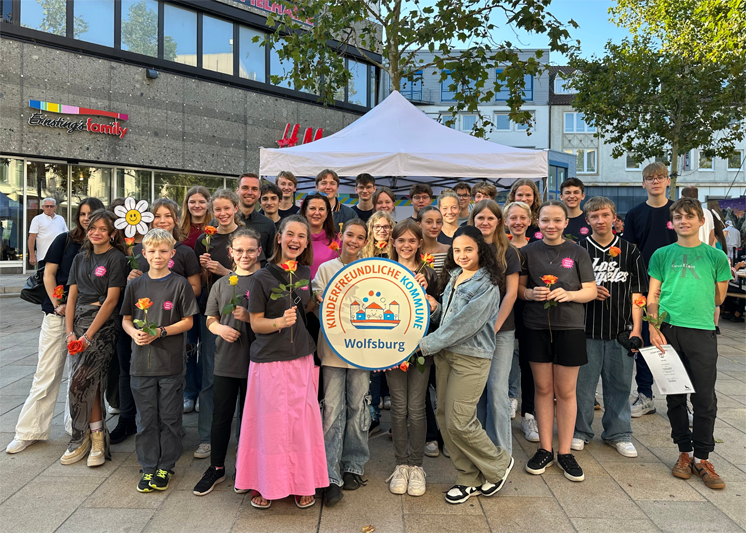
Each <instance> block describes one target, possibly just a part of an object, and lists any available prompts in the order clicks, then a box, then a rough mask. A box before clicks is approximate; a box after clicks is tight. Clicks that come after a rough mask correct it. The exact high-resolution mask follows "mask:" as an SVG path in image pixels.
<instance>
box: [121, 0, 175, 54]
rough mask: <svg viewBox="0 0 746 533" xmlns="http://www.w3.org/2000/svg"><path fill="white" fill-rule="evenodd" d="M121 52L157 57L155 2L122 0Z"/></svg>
mask: <svg viewBox="0 0 746 533" xmlns="http://www.w3.org/2000/svg"><path fill="white" fill-rule="evenodd" d="M168 39H170V37H169V38H168ZM168 39H167V40H166V42H167V43H170V41H169V40H168ZM167 46H168V45H167ZM171 46H172V45H171ZM122 50H128V51H130V52H134V53H136V54H142V55H145V56H150V57H158V2H157V1H156V0H122Z"/></svg>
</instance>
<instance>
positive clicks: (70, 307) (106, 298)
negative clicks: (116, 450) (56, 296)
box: [60, 210, 127, 466]
mask: <svg viewBox="0 0 746 533" xmlns="http://www.w3.org/2000/svg"><path fill="white" fill-rule="evenodd" d="M116 219H117V217H116V215H115V214H114V213H112V212H111V211H104V210H99V211H95V212H94V213H93V214H92V215H91V217H90V222H89V225H88V232H87V237H86V240H85V241H84V242H83V246H82V247H81V253H79V254H78V255H77V256H76V257H75V259H74V260H73V264H72V266H71V268H70V277H69V279H68V284H69V286H70V292H69V294H68V297H67V305H66V309H67V311H66V313H65V321H66V324H65V326H66V330H67V337H66V340H67V342H68V344H69V343H70V342H71V341H78V342H80V343H82V347H83V351H82V352H80V353H77V354H71V356H70V359H69V361H70V401H69V405H70V417H71V420H72V438H71V439H70V444H69V445H68V447H67V451H66V452H65V454H64V455H63V456H62V458H61V459H60V462H61V463H62V464H63V465H69V464H73V463H76V462H78V461H80V460H81V459H83V457H85V455H86V454H87V453H88V451H89V450H90V451H91V453H90V455H89V456H88V466H100V465H102V464H104V462H105V460H106V459H107V458H110V454H109V442H108V441H109V438H108V437H109V434H108V430H107V428H106V425H105V424H104V419H103V415H104V414H105V413H106V411H105V410H104V396H103V394H102V383H104V382H105V379H106V371H107V369H108V367H109V364H110V361H111V357H112V355H113V353H114V350H115V348H116V336H117V333H118V327H117V322H118V320H117V318H116V310H117V307H118V305H119V296H120V294H121V292H122V289H123V288H124V287H125V285H126V284H127V279H126V273H127V259H126V258H125V256H124V253H123V251H124V243H123V241H122V238H121V235H120V233H119V232H117V230H116V229H114V222H115V221H116Z"/></svg>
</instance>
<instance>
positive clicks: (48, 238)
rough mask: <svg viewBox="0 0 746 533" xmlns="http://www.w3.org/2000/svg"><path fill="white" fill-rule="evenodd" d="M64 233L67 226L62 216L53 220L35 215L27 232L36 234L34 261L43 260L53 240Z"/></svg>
mask: <svg viewBox="0 0 746 533" xmlns="http://www.w3.org/2000/svg"><path fill="white" fill-rule="evenodd" d="M66 231H67V224H66V223H65V218H64V217H63V216H62V215H54V218H52V217H50V216H49V215H45V214H44V213H42V214H41V215H36V216H35V217H34V219H33V220H32V221H31V227H30V228H29V230H28V232H29V233H36V259H37V260H38V261H41V260H42V259H44V256H46V255H47V250H49V247H50V246H51V245H52V241H53V240H54V238H55V237H56V236H57V235H59V234H60V233H64V232H66Z"/></svg>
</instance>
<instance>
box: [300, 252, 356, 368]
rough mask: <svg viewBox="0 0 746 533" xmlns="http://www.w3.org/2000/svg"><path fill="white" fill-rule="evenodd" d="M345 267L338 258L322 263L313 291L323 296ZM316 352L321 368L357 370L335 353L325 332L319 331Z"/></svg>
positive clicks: (316, 311) (316, 310) (312, 283)
mask: <svg viewBox="0 0 746 533" xmlns="http://www.w3.org/2000/svg"><path fill="white" fill-rule="evenodd" d="M343 267H344V264H342V261H341V260H340V259H339V258H338V257H337V258H335V259H332V260H331V261H327V262H325V263H321V265H320V266H319V269H318V270H317V271H316V277H314V278H313V281H312V282H311V288H312V290H313V291H314V292H318V293H319V294H323V293H324V289H326V286H327V285H328V284H329V282H330V281H331V280H332V278H333V277H334V274H336V273H337V272H339V271H340V270H342V268H343ZM318 312H319V308H318V307H316V309H315V310H314V313H316V314H318ZM316 351H317V353H318V354H319V358H320V359H321V366H333V367H336V368H357V367H356V366H352V365H351V364H349V363H347V362H345V361H344V360H342V358H340V357H339V356H338V355H337V354H335V353H334V350H332V349H331V347H330V346H329V344H328V343H327V342H326V338H325V337H324V332H323V331H321V330H319V339H318V342H317V343H316Z"/></svg>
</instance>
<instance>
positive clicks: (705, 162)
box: [699, 151, 715, 171]
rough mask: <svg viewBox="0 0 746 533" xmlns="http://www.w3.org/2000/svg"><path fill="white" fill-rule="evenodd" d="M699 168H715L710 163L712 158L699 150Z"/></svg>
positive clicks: (707, 169) (708, 169)
mask: <svg viewBox="0 0 746 533" xmlns="http://www.w3.org/2000/svg"><path fill="white" fill-rule="evenodd" d="M699 170H706V171H710V170H715V169H714V166H713V164H712V158H711V157H707V156H706V155H705V154H703V153H702V152H701V151H700V152H699Z"/></svg>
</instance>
